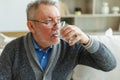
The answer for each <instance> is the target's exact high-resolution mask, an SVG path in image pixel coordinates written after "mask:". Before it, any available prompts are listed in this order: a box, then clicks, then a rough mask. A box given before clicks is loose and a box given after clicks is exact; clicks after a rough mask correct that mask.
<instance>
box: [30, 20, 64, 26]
mask: <svg viewBox="0 0 120 80" xmlns="http://www.w3.org/2000/svg"><path fill="white" fill-rule="evenodd" d="M30 21H33V22H38V23H42V24H44V25H46V26H55V25H61V23H62V21H58V22H56V23H55V22H54V21H52V20H48V21H39V20H30Z"/></svg>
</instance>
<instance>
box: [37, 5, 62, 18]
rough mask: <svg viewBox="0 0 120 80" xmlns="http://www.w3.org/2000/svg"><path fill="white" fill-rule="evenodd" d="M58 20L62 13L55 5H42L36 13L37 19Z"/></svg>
mask: <svg viewBox="0 0 120 80" xmlns="http://www.w3.org/2000/svg"><path fill="white" fill-rule="evenodd" d="M50 17H51V18H57V17H60V12H59V10H58V8H57V7H56V6H54V5H48V4H41V5H39V8H38V9H37V10H36V11H35V18H38V19H44V18H50Z"/></svg>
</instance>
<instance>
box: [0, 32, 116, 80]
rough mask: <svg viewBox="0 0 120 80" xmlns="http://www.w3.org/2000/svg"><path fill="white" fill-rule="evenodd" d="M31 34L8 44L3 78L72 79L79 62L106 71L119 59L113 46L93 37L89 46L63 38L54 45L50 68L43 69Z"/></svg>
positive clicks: (1, 62) (0, 67) (0, 62)
mask: <svg viewBox="0 0 120 80" xmlns="http://www.w3.org/2000/svg"><path fill="white" fill-rule="evenodd" d="M31 38H32V37H31V34H30V33H28V34H27V35H25V36H22V37H20V38H17V39H15V40H13V41H11V42H10V43H8V44H7V45H6V47H5V49H4V50H3V52H2V54H1V56H0V80H70V77H71V73H72V71H73V69H74V68H75V66H76V65H78V64H81V65H86V66H90V67H93V68H96V69H99V70H103V71H110V70H112V69H114V68H115V67H116V60H115V58H114V56H113V55H112V53H111V52H110V50H108V48H107V47H106V46H105V45H104V44H102V43H100V42H98V41H93V44H92V45H91V47H89V48H88V47H84V46H83V45H82V44H80V43H76V44H75V45H74V46H69V45H68V43H66V42H65V41H63V40H60V43H58V44H55V45H54V47H53V50H52V54H51V57H50V61H49V63H48V65H47V69H46V70H45V72H43V71H42V70H41V68H40V66H39V64H38V61H37V59H36V55H35V50H34V48H33V45H32V40H31ZM95 44H96V45H98V46H96V45H95ZM92 49H94V50H92ZM38 76H39V77H38Z"/></svg>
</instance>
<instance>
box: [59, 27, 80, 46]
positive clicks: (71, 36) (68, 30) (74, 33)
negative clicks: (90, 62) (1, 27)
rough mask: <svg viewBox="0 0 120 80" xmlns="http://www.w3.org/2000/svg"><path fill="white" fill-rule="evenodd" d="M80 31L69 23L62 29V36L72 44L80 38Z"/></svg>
mask: <svg viewBox="0 0 120 80" xmlns="http://www.w3.org/2000/svg"><path fill="white" fill-rule="evenodd" d="M79 33H80V31H79V29H78V28H76V27H75V26H71V25H68V26H66V27H64V28H63V29H62V30H61V34H62V37H63V38H65V40H66V41H67V42H68V43H69V45H70V46H72V45H74V44H75V43H76V42H78V41H79V40H80V37H78V35H79Z"/></svg>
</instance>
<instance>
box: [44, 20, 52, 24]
mask: <svg viewBox="0 0 120 80" xmlns="http://www.w3.org/2000/svg"><path fill="white" fill-rule="evenodd" d="M51 22H52V21H51V20H47V21H45V22H44V23H45V24H49V23H51Z"/></svg>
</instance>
